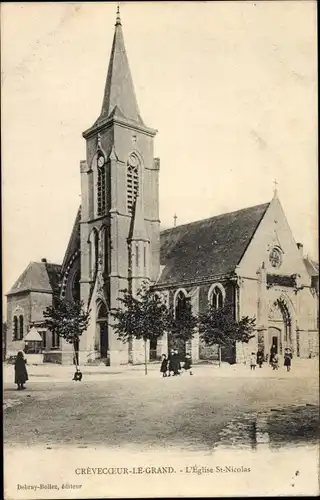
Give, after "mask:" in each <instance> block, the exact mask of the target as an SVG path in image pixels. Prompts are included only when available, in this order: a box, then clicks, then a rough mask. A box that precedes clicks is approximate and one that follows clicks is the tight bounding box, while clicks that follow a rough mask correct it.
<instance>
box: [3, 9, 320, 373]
mask: <svg viewBox="0 0 320 500" xmlns="http://www.w3.org/2000/svg"><path fill="white" fill-rule="evenodd" d="M155 136H156V130H154V129H152V128H150V127H149V126H148V125H147V124H145V123H144V121H143V119H142V117H141V115H140V111H139V107H138V103H137V99H136V95H135V91H134V86H133V81H132V77H131V72H130V69H129V63H128V59H127V55H126V50H125V45H124V39H123V33H122V25H121V20H120V15H119V10H118V13H117V18H116V24H115V33H114V38H113V44H112V49H111V55H110V62H109V68H108V73H107V79H106V84H105V91H104V96H103V101H102V108H101V112H100V115H99V117H98V119H97V120H96V121H95V123H94V124H93V125H92V126H91V127H90V128H88V129H87V130H86V131H85V132H84V133H83V137H84V139H85V141H86V159H85V160H84V161H81V162H80V176H81V206H80V208H79V211H78V213H77V216H76V219H75V223H74V227H73V230H72V233H71V236H70V240H69V244H68V246H67V249H66V252H65V256H64V259H63V262H62V265H61V266H60V265H55V264H51V263H48V262H47V261H46V260H45V259H43V261H42V262H40V263H37V262H32V263H30V264H29V266H28V267H27V269H26V270H25V271H24V273H23V274H22V275H21V276H20V278H19V279H18V280H17V282H16V283H15V284H14V286H13V287H12V289H11V290H10V291H9V293H8V294H7V343H6V344H7V345H6V350H7V353H8V355H10V353H11V354H12V353H14V352H17V351H18V350H19V349H22V348H23V347H24V339H25V336H26V334H27V333H28V331H29V330H30V328H31V327H32V326H34V327H35V328H36V329H37V330H38V332H39V333H40V335H41V336H42V338H43V346H42V347H43V359H44V361H51V362H56V363H71V362H72V352H71V347H70V345H68V344H67V343H66V342H64V341H63V340H62V339H58V338H55V337H53V336H52V335H51V333H50V332H48V331H46V329H45V328H44V326H43V315H42V313H43V311H44V309H45V307H46V306H47V305H49V304H50V303H51V302H52V295H53V293H56V292H59V293H60V294H61V297H64V298H66V299H67V300H74V299H77V298H79V297H81V299H82V300H83V301H84V303H85V305H86V306H88V307H89V308H90V309H91V319H90V326H89V328H88V330H87V331H86V332H85V333H84V334H83V335H82V337H81V340H80V363H81V364H89V363H99V362H104V363H106V364H108V365H112V366H113V365H119V364H127V363H142V362H143V361H144V346H143V344H142V341H139V340H132V342H130V343H128V344H124V343H122V342H121V341H120V340H118V339H117V336H116V335H115V333H114V331H113V327H112V318H111V317H110V314H109V311H110V310H111V309H113V308H114V307H117V306H118V305H119V302H118V300H117V299H118V297H119V291H120V290H122V289H124V288H129V289H131V290H132V293H135V292H136V291H137V289H138V288H139V287H140V285H141V284H142V282H143V281H145V280H147V281H148V282H149V283H150V285H153V286H154V288H155V289H157V290H158V291H159V292H160V293H161V294H162V296H163V298H164V300H165V301H166V303H167V304H168V306H173V308H174V310H175V312H176V314H179V311H180V310H181V308H183V307H185V304H186V300H187V299H190V300H191V304H192V308H193V311H194V313H195V314H196V313H197V312H200V311H203V310H204V309H205V308H206V307H207V306H208V304H212V305H213V306H214V307H216V308H219V307H221V306H222V305H224V304H227V303H228V304H230V305H231V306H232V308H233V311H234V315H235V317H236V318H241V317H242V316H251V317H255V318H256V335H255V338H254V339H252V340H251V341H250V343H249V345H242V344H241V345H238V346H237V347H236V349H235V350H234V352H230V351H228V352H227V351H225V352H223V359H225V360H226V361H229V362H241V361H242V360H243V359H244V358H247V356H248V353H249V352H251V351H252V350H254V351H256V350H257V348H258V347H263V348H264V351H265V353H268V352H269V351H270V347H271V345H275V346H276V349H277V350H278V353H279V354H283V352H284V349H285V347H290V348H291V349H292V352H293V356H298V357H304V358H306V357H311V356H315V355H318V327H319V324H318V323H319V322H318V296H319V278H318V274H319V270H318V265H317V264H316V263H315V262H313V261H311V260H310V259H308V258H307V257H305V256H304V254H303V246H302V244H299V243H296V242H295V240H294V238H293V235H292V232H291V230H290V227H289V225H288V222H287V220H286V216H285V214H284V212H283V209H282V207H281V203H280V200H279V198H278V194H277V191H276V190H275V192H274V196H273V198H272V200H271V201H269V202H267V203H264V204H261V205H258V206H254V207H250V208H243V209H241V210H238V211H236V212H231V213H227V214H222V215H217V216H215V217H211V218H208V219H205V220H201V221H197V222H192V223H189V224H184V225H181V226H176V227H173V228H171V229H167V230H164V231H160V220H159V172H160V160H159V158H154V151H153V149H154V148H153V146H154V139H155ZM177 189H179V187H177ZM170 342H171V340H170V335H169V334H167V335H165V336H164V338H162V339H160V340H159V341H158V342H157V343H156V344H152V345H149V346H148V350H149V357H150V359H158V358H159V357H160V356H161V354H162V353H166V352H167V350H168V347H170ZM184 348H186V349H189V350H190V352H191V354H192V358H193V360H194V361H196V360H199V359H204V360H205V359H215V358H216V355H217V353H216V350H215V349H214V348H208V347H206V346H204V345H203V344H202V343H201V341H200V340H199V335H198V334H195V336H194V338H193V339H192V341H191V342H190V343H188V345H187V346H184Z"/></svg>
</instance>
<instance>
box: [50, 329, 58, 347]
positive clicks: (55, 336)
mask: <svg viewBox="0 0 320 500" xmlns="http://www.w3.org/2000/svg"><path fill="white" fill-rule="evenodd" d="M51 347H52V348H53V349H56V348H57V347H60V335H58V334H57V333H52V345H51Z"/></svg>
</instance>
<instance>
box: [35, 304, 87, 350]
mask: <svg viewBox="0 0 320 500" xmlns="http://www.w3.org/2000/svg"><path fill="white" fill-rule="evenodd" d="M43 316H44V318H45V326H46V328H48V329H49V330H50V331H51V332H52V333H55V334H57V335H59V336H60V337H62V338H64V339H65V340H66V341H67V342H68V343H70V344H74V343H75V342H77V341H78V340H79V337H80V336H81V335H82V333H83V332H84V331H85V330H87V328H88V326H89V323H90V311H89V310H87V309H86V308H85V307H84V303H83V301H80V300H76V301H72V300H65V299H61V298H60V297H59V296H55V297H54V300H53V304H52V306H48V307H47V308H46V309H45V311H44V313H43Z"/></svg>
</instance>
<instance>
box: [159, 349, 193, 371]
mask: <svg viewBox="0 0 320 500" xmlns="http://www.w3.org/2000/svg"><path fill="white" fill-rule="evenodd" d="M182 370H184V371H185V372H186V373H187V372H189V374H190V375H193V372H192V360H191V356H190V354H188V353H187V354H186V355H185V356H184V358H183V359H181V356H180V355H179V352H178V349H171V351H170V353H169V355H168V357H167V355H166V354H162V356H161V366H160V373H162V377H171V376H173V377H175V376H177V375H180V374H181V371H182Z"/></svg>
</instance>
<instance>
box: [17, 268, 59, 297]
mask: <svg viewBox="0 0 320 500" xmlns="http://www.w3.org/2000/svg"><path fill="white" fill-rule="evenodd" d="M60 270H61V266H60V265H58V264H51V263H49V262H30V264H29V265H28V266H27V268H26V269H25V270H24V272H23V273H22V274H21V276H20V277H19V279H18V280H17V281H16V282H15V284H14V285H13V287H12V288H11V290H10V291H9V292H8V293H7V295H14V294H16V293H21V292H32V291H37V292H44V293H45V292H46V293H52V292H53V291H55V290H57V289H58V285H59V273H60Z"/></svg>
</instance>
